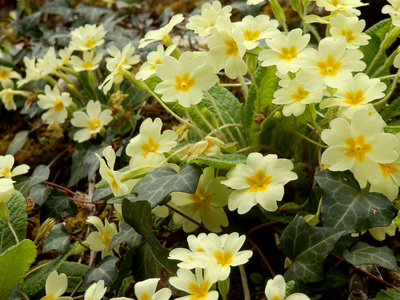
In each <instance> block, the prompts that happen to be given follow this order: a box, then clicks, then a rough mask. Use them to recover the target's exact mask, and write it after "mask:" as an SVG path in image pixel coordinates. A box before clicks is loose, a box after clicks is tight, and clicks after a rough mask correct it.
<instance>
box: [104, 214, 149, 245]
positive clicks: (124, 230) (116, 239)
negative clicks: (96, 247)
mask: <svg viewBox="0 0 400 300" xmlns="http://www.w3.org/2000/svg"><path fill="white" fill-rule="evenodd" d="M141 241H142V236H141V235H140V234H139V233H137V232H136V231H135V229H133V228H132V227H131V226H129V225H128V224H127V223H126V222H125V221H124V220H122V222H121V231H120V232H118V233H117V234H116V235H114V236H113V238H112V241H111V244H110V245H109V246H108V249H114V247H115V246H117V245H119V244H121V243H123V242H126V243H127V244H128V246H129V247H130V248H133V247H135V246H137V245H139V243H140V242H141Z"/></svg>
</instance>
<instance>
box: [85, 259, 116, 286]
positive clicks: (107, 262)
mask: <svg viewBox="0 0 400 300" xmlns="http://www.w3.org/2000/svg"><path fill="white" fill-rule="evenodd" d="M117 262H118V258H117V257H115V256H112V255H108V256H106V257H105V258H104V259H102V261H101V262H100V264H99V266H98V267H97V268H92V269H89V270H87V272H86V273H85V275H84V276H83V281H84V282H85V284H91V283H92V282H97V281H99V280H104V284H105V285H107V286H108V285H110V284H111V283H112V282H113V281H114V279H115V278H116V277H117V269H116V267H115V264H116V263H117Z"/></svg>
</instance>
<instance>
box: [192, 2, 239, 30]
mask: <svg viewBox="0 0 400 300" xmlns="http://www.w3.org/2000/svg"><path fill="white" fill-rule="evenodd" d="M231 11H232V6H230V5H225V6H224V7H222V5H221V2H219V1H214V2H213V3H204V4H203V5H202V6H201V15H195V16H192V17H190V18H189V22H188V23H187V24H186V28H187V29H190V30H194V32H195V33H197V34H198V35H199V36H207V35H210V28H211V27H213V26H215V24H216V23H217V19H218V17H220V16H222V17H223V18H229V17H230V16H231Z"/></svg>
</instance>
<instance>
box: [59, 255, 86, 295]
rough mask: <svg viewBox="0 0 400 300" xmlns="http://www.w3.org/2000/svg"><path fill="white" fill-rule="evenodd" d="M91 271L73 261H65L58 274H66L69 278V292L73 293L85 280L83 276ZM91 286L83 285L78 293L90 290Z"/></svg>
mask: <svg viewBox="0 0 400 300" xmlns="http://www.w3.org/2000/svg"><path fill="white" fill-rule="evenodd" d="M87 270H89V267H88V266H86V265H83V264H78V263H76V262H72V261H65V262H64V263H63V264H62V265H61V266H60V267H59V268H58V273H59V274H60V273H64V274H65V275H67V277H68V287H67V292H68V293H71V292H72V291H73V290H74V289H75V288H76V286H77V285H78V284H79V282H81V280H82V279H83V275H84V274H85V272H86V271H87ZM88 287H89V286H87V285H86V284H82V286H81V287H80V288H79V290H78V292H84V291H86V290H87V289H88Z"/></svg>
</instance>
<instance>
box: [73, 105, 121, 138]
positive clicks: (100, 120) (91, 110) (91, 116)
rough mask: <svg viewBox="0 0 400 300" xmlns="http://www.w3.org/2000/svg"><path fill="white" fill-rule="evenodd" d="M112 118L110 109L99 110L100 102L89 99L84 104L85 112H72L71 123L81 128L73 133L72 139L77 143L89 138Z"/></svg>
mask: <svg viewBox="0 0 400 300" xmlns="http://www.w3.org/2000/svg"><path fill="white" fill-rule="evenodd" d="M112 119H113V118H112V116H111V111H110V110H108V109H106V110H103V111H101V104H100V102H99V101H96V102H94V101H93V100H90V101H89V102H88V104H87V106H86V113H84V112H82V111H75V112H74V113H73V118H72V119H71V124H72V125H73V126H75V127H82V128H83V129H80V130H78V131H77V132H76V133H75V135H74V140H75V141H78V142H79V143H82V142H84V141H87V140H89V139H90V137H91V135H93V134H97V133H99V132H100V130H101V129H102V128H103V127H104V126H105V125H107V124H108V123H110V122H111V120H112Z"/></svg>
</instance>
